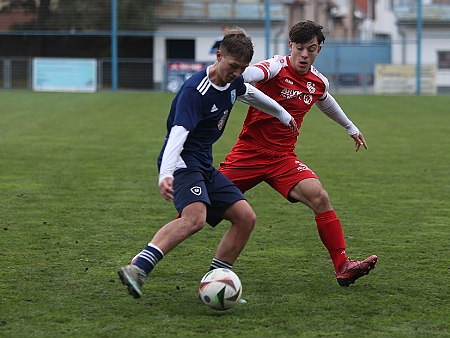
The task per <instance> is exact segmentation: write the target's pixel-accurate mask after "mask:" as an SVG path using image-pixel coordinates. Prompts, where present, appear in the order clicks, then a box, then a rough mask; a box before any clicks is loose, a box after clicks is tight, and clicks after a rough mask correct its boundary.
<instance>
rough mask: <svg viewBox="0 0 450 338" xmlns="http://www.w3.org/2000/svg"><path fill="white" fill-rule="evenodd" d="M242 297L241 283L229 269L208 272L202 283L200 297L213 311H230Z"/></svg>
mask: <svg viewBox="0 0 450 338" xmlns="http://www.w3.org/2000/svg"><path fill="white" fill-rule="evenodd" d="M241 295H242V284H241V281H240V279H239V277H238V276H237V275H236V274H235V273H234V272H233V271H231V270H229V269H215V270H211V271H208V272H207V273H206V274H205V275H204V276H203V278H202V280H201V281H200V289H199V297H200V299H201V300H202V302H203V303H205V304H206V305H207V306H209V307H210V308H211V309H214V310H219V311H224V310H229V309H231V308H232V307H233V306H235V305H236V304H237V303H238V302H239V299H241Z"/></svg>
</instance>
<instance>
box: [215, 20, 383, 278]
mask: <svg viewBox="0 0 450 338" xmlns="http://www.w3.org/2000/svg"><path fill="white" fill-rule="evenodd" d="M322 28H323V27H322V26H320V25H318V24H317V23H315V22H313V21H309V20H307V21H302V22H299V23H297V24H295V25H294V26H293V27H292V28H291V30H290V33H289V49H290V51H291V54H290V55H286V56H274V57H273V58H271V59H268V60H264V61H261V62H259V63H257V64H255V65H253V66H251V67H248V68H247V69H246V70H245V72H244V74H243V75H244V79H245V81H246V82H250V83H255V87H256V88H258V89H259V90H261V91H262V92H264V93H265V94H266V95H268V96H270V97H271V98H273V99H274V100H275V101H277V102H278V103H279V104H280V105H281V106H283V107H284V108H285V109H286V110H287V111H288V112H289V113H290V114H291V115H292V116H293V117H294V119H295V120H296V122H297V125H298V127H299V129H300V126H301V124H302V121H303V117H304V116H305V114H306V113H307V112H308V111H309V110H310V109H311V107H312V105H313V104H316V106H317V107H318V108H319V109H320V110H321V111H322V112H323V113H324V114H326V115H327V116H328V117H330V118H331V119H332V120H334V121H335V122H337V123H338V124H340V125H341V126H342V127H344V128H345V130H346V131H347V133H348V134H349V135H350V136H351V137H352V138H353V140H354V142H355V150H356V151H358V150H359V149H360V147H361V146H363V147H364V148H366V149H367V144H366V141H365V140H364V136H363V135H362V134H361V132H360V131H359V130H358V128H357V127H356V126H355V125H354V124H353V123H352V121H350V120H349V119H348V117H347V116H346V115H345V113H344V112H343V110H342V109H341V107H340V106H339V104H338V103H337V102H336V100H335V99H334V98H333V97H332V96H331V95H330V94H329V93H328V87H329V83H328V80H327V78H326V77H324V76H323V75H322V74H321V73H320V72H319V71H318V70H317V69H316V68H314V66H313V63H314V61H315V59H316V57H317V55H318V54H319V52H320V50H321V48H322V44H323V42H324V41H325V36H324V35H323V33H322ZM275 119H276V118H274V117H273V116H270V115H268V114H265V113H263V112H261V111H260V110H258V109H256V108H254V107H249V109H248V113H247V117H246V119H245V122H244V126H243V127H242V131H241V133H240V135H239V139H238V141H237V143H236V144H235V145H234V147H233V149H232V150H231V152H230V153H229V154H228V155H227V156H226V158H225V161H224V162H222V163H221V164H220V168H219V170H220V171H221V172H222V173H223V174H224V175H225V176H227V177H228V178H229V179H230V180H231V181H232V182H233V183H234V184H236V185H237V186H238V187H239V189H240V190H241V191H242V192H245V191H247V190H249V189H251V188H253V187H254V186H256V185H257V184H259V183H261V182H263V181H264V182H267V183H268V184H269V185H270V186H271V187H272V188H274V189H275V190H276V191H278V192H279V193H280V194H281V195H283V196H284V197H285V198H286V199H287V200H288V201H290V202H293V203H294V202H302V203H304V204H305V205H307V206H308V207H310V208H311V209H312V210H313V211H314V213H315V221H316V225H317V229H318V232H319V236H320V239H321V240H322V243H323V244H324V246H325V247H326V248H327V250H328V252H329V254H330V257H331V260H332V261H333V265H334V270H335V276H336V278H337V281H338V283H339V285H340V286H344V287H347V286H349V285H350V284H353V283H354V282H355V280H356V279H358V278H360V277H362V276H364V275H366V274H368V273H369V271H370V270H371V269H373V268H375V264H376V262H377V260H378V258H377V256H375V255H372V256H370V257H369V258H367V259H365V260H363V261H356V260H351V259H350V258H348V256H347V254H346V244H345V240H344V234H343V231H342V225H341V222H340V221H339V218H338V217H337V216H336V213H335V212H334V210H333V208H332V206H331V204H330V200H329V197H328V193H327V192H326V190H325V189H324V188H323V187H322V184H321V183H320V181H319V178H318V177H317V176H316V174H315V173H314V172H313V171H312V170H311V169H310V168H308V167H307V166H306V165H305V164H304V163H302V161H301V160H300V159H298V157H297V154H296V153H295V145H296V143H297V138H298V132H297V133H292V132H291V131H290V130H289V129H287V128H286V127H285V126H284V125H283V124H282V123H280V122H277V121H275Z"/></svg>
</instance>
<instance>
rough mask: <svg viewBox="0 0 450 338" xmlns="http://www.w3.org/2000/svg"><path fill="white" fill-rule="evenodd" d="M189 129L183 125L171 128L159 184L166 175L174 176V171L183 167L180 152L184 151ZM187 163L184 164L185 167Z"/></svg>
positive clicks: (160, 169) (160, 170)
mask: <svg viewBox="0 0 450 338" xmlns="http://www.w3.org/2000/svg"><path fill="white" fill-rule="evenodd" d="M188 134H189V130H187V129H186V128H185V127H183V126H173V127H172V129H171V130H170V134H169V138H168V140H167V144H166V147H165V148H164V154H163V157H162V160H161V167H160V168H159V180H158V185H159V184H161V181H162V180H163V179H165V178H166V177H173V173H174V172H175V170H176V169H177V168H178V167H183V165H184V163H183V162H182V160H181V157H180V154H181V152H182V151H183V145H184V142H186V139H187V137H188ZM185 166H186V165H184V167H185Z"/></svg>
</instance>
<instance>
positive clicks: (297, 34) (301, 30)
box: [289, 20, 325, 45]
mask: <svg viewBox="0 0 450 338" xmlns="http://www.w3.org/2000/svg"><path fill="white" fill-rule="evenodd" d="M322 29H323V27H322V26H321V25H319V24H317V23H315V22H314V21H311V20H305V21H300V22H298V23H296V24H295V25H294V26H292V28H291V30H290V32H289V40H291V41H292V42H294V43H305V42H308V41H311V40H312V39H313V38H314V37H316V38H317V41H318V42H319V45H321V44H322V43H324V42H325V35H323V33H322Z"/></svg>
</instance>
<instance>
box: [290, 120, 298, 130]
mask: <svg viewBox="0 0 450 338" xmlns="http://www.w3.org/2000/svg"><path fill="white" fill-rule="evenodd" d="M288 127H289V128H291V130H292V132H293V133H295V132H297V131H298V126H297V122H295V120H294V118H293V117H291V121H289V125H288Z"/></svg>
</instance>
